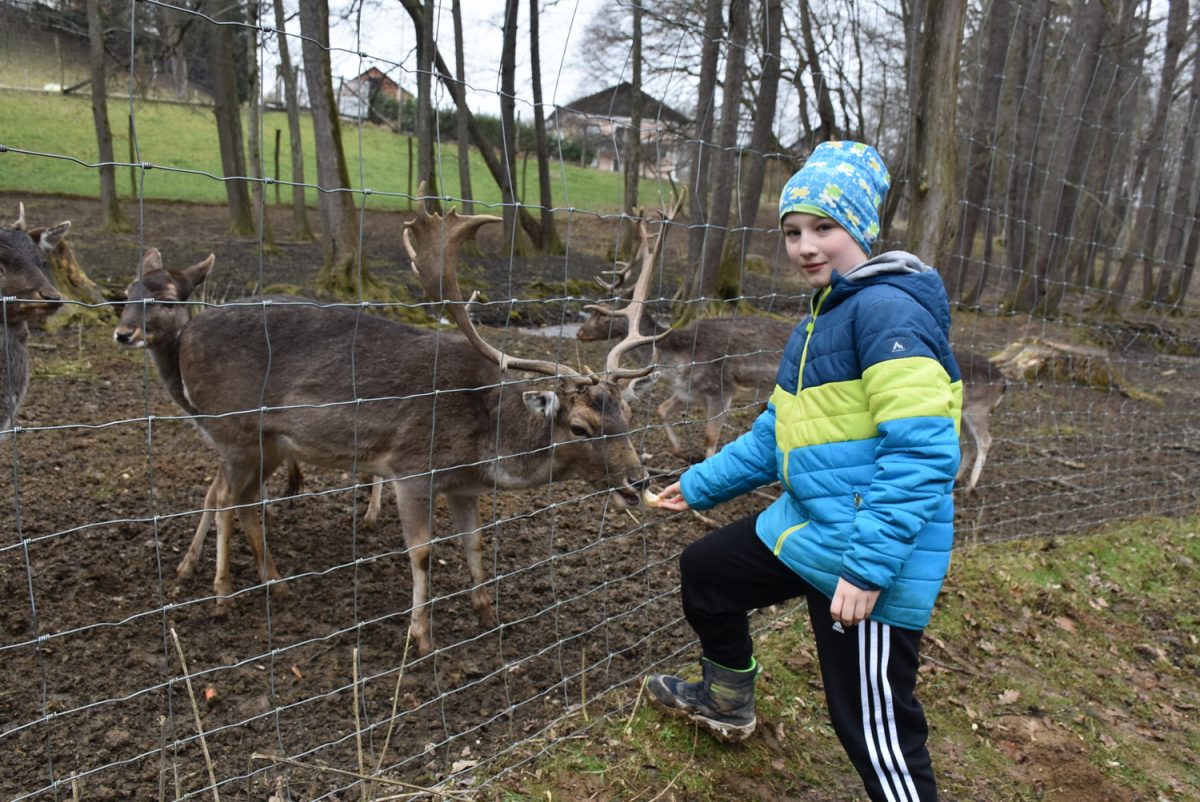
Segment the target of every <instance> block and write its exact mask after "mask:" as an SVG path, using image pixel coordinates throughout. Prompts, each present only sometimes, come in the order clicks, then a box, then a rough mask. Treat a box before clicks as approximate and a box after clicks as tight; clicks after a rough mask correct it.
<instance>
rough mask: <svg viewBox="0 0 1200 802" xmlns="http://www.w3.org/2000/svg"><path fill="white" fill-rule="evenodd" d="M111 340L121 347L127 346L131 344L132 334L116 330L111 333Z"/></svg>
mask: <svg viewBox="0 0 1200 802" xmlns="http://www.w3.org/2000/svg"><path fill="white" fill-rule="evenodd" d="M113 339H114V340H116V341H117V342H119V343H121V344H122V345H129V343H131V342H133V332H132V331H123V330H121V329H117V330H116V331H114V332H113Z"/></svg>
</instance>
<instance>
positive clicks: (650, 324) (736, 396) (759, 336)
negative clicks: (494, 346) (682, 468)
mask: <svg viewBox="0 0 1200 802" xmlns="http://www.w3.org/2000/svg"><path fill="white" fill-rule="evenodd" d="M588 309H589V310H591V311H593V312H595V314H593V315H592V316H591V317H590V318H588V319H587V320H586V321H584V323H583V325H582V326H581V327H580V329H579V333H578V335H577V336H578V337H579V339H581V340H585V341H590V340H603V339H608V338H610V337H620V336H623V335H624V332H625V330H626V329H627V328H628V324H627V323H625V322H624V320H622V319H620V318H613V317H612V308H611V307H608V306H603V305H593V306H589V307H588ZM793 328H795V323H794V322H790V321H786V320H776V319H774V318H769V317H760V316H739V317H713V318H700V319H698V320H694V321H692V322H691V323H688V324H687V325H686V326H682V327H680V328H678V329H669V328H667V327H665V326H661V325H659V324H657V323H655V322H654V321H649V320H648V321H646V322H645V323H643V326H642V329H643V332H644V333H653V334H656V335H659V336H660V339H658V341H657V342H656V343H655V346H654V348H655V355H656V358H655V362H656V367H655V369H656V371H657V372H658V373H659V374H660V375H661V376H663V377H665V378H667V379H668V380H669V381H670V394H669V395H668V396H667V398H666V400H665V401H663V402H662V403H661V404H659V405H658V408H657V410H656V411H657V414H658V417H659V419H660V420H662V421H663V423H664V424H665V426H664V431H665V432H666V435H667V439H668V440H669V441H670V443H671V451H672V452H673V453H674V454H675V455H676V456H680V457H682V456H684V447H683V444H682V442H681V441H680V439H679V435H678V434H677V433H676V432H675V430H674V429H673V428H672V424H673V423H675V422H677V419H678V417H679V415H680V414H681V413H682V412H684V411H685V410H686V409H687V408H688V407H689V406H691V405H693V404H695V405H698V406H702V407H703V408H704V415H705V423H704V455H705V456H706V457H711V456H712V455H713V454H715V453H717V446H718V444H719V442H720V439H721V428H722V426H723V425H724V423H725V418H726V416H727V415H728V414H729V411H730V410H731V409H732V408H733V405H734V403H736V402H743V403H744V402H747V401H750V402H763V403H765V402H766V400H767V399H768V398H769V397H770V395H771V391H772V390H774V389H775V371H776V368H777V367H778V366H779V357H780V355H781V354H782V352H783V346H784V345H786V344H787V339H788V337H789V336H790V335H791V333H792V329H793Z"/></svg>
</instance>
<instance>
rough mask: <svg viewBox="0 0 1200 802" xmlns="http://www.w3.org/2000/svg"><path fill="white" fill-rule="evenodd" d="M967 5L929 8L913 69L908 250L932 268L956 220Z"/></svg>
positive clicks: (943, 258) (958, 1) (952, 1)
mask: <svg viewBox="0 0 1200 802" xmlns="http://www.w3.org/2000/svg"><path fill="white" fill-rule="evenodd" d="M965 19H966V2H965V0H947V2H942V3H926V4H925V5H924V13H923V15H922V17H921V18H920V23H919V24H920V26H921V30H920V33H919V35H918V36H916V41H917V43H918V45H917V50H916V58H917V61H916V64H915V65H913V68H912V69H910V70H909V75H910V76H912V79H913V83H911V84H910V85H909V87H908V89H909V97H910V98H912V99H913V100H912V104H913V118H912V122H913V130H912V131H911V132H910V133H909V137H910V139H909V142H910V147H909V153H910V154H911V159H912V161H911V162H910V171H909V181H908V184H907V188H908V192H909V196H908V202H909V207H908V236H907V238H906V245H907V248H908V250H909V251H911V252H913V253H915V254H919V255H920V256H921V257H922V258H924V259H925V260H927V261H929V262H930V263H931V264H934V265H944V264H946V263H947V262H948V261H949V253H950V243H952V242H953V241H954V232H955V227H956V224H957V218H956V216H955V214H954V209H955V205H956V201H957V198H956V197H955V192H954V190H955V188H956V187H957V182H956V180H955V176H956V174H955V137H954V134H955V127H956V121H955V111H956V104H957V102H958V65H959V53H960V52H961V49H962V32H963V23H964V21H965Z"/></svg>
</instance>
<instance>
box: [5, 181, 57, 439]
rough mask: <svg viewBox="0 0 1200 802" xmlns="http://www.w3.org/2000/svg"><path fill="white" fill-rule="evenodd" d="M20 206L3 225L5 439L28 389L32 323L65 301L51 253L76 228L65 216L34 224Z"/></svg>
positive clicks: (50, 313) (44, 316)
mask: <svg viewBox="0 0 1200 802" xmlns="http://www.w3.org/2000/svg"><path fill="white" fill-rule="evenodd" d="M17 210H18V211H17V219H16V221H15V222H14V223H13V224H12V225H11V226H7V227H5V226H0V295H2V296H3V297H2V298H0V325H2V327H3V330H2V331H0V337H3V342H0V349H2V353H0V440H7V439H8V438H9V437H10V436H11V433H12V428H13V424H14V420H15V418H16V415H17V410H18V409H19V408H20V406H21V402H22V401H24V400H25V392H26V390H28V388H29V323H30V321H34V320H41V319H43V318H46V317H49V316H50V315H52V314H54V313H55V312H56V311H58V308H59V306H60V305H61V301H62V295H61V294H59V292H58V290H57V289H55V288H54V285H53V284H52V283H51V281H50V278H49V277H48V276H47V274H46V255H47V254H49V253H50V251H52V250H54V247H55V246H56V245H58V243H59V242H60V241H61V240H62V238H63V237H64V236H66V234H67V230H68V229H69V228H70V227H71V223H70V222H69V221H64V222H62V223H59V224H58V225H56V226H51V227H49V228H33V229H30V228H29V227H28V226H27V225H26V223H25V205H24V204H19V205H18V207H17Z"/></svg>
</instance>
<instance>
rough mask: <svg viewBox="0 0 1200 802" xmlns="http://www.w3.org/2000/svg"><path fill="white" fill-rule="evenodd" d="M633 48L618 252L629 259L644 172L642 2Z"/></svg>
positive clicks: (634, 24) (637, 12) (636, 16)
mask: <svg viewBox="0 0 1200 802" xmlns="http://www.w3.org/2000/svg"><path fill="white" fill-rule="evenodd" d="M631 11H632V14H633V18H632V20H631V25H630V27H631V29H632V47H631V48H630V53H629V60H630V62H631V64H630V68H631V71H632V73H633V81H632V83H631V87H632V89H631V91H630V99H629V133H628V136H626V137H625V141H624V142H623V143H622V144H623V145H624V148H623V153H622V165H621V166H622V167H623V168H624V179H625V197H624V202H623V205H622V208H623V209H624V210H625V214H626V215H627V217H626V218H625V220H624V221H623V223H622V225H621V232H620V238H621V239H620V242H619V243H618V245H617V253H618V254H619V256H620V258H621V259H626V260H627V259H628V258H629V254H630V253H631V251H632V248H633V243H634V240H635V239H636V238H637V221H636V219H635V218H636V216H637V208H638V179H639V178H640V177H641V175H640V174H641V172H642V105H643V103H644V100H645V98H644V96H643V95H642V16H643V15H642V12H643V9H642V4H641V3H640V2H639V3H635V4H634V6H633V8H632V9H631Z"/></svg>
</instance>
